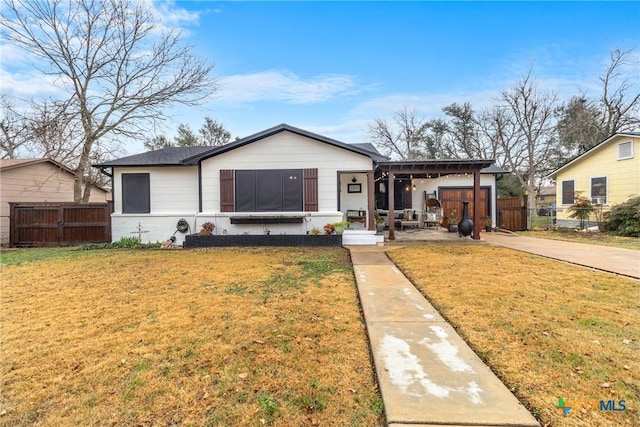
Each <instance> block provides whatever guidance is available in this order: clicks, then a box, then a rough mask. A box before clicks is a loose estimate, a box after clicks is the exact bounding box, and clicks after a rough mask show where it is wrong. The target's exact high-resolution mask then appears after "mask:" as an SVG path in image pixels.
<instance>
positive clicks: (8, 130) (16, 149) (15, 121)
mask: <svg viewBox="0 0 640 427" xmlns="http://www.w3.org/2000/svg"><path fill="white" fill-rule="evenodd" d="M0 110H1V113H0V114H2V116H1V117H0V132H1V133H0V158H2V159H15V158H18V157H19V154H20V151H21V150H22V149H25V148H27V146H28V145H29V142H30V140H31V139H30V136H29V132H28V131H29V127H28V122H27V120H26V119H25V117H24V116H23V115H22V114H21V113H19V112H18V110H17V109H16V106H15V104H14V103H13V102H12V101H11V99H10V98H9V97H8V96H7V95H6V94H2V95H0Z"/></svg>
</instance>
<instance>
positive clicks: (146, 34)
mask: <svg viewBox="0 0 640 427" xmlns="http://www.w3.org/2000/svg"><path fill="white" fill-rule="evenodd" d="M1 23H2V36H3V37H4V39H5V40H6V42H8V43H11V44H13V45H15V46H17V47H19V48H21V49H22V50H24V51H25V52H26V53H28V54H29V55H31V56H32V57H34V58H36V59H37V60H39V61H40V63H39V65H40V70H41V71H42V72H43V73H45V74H49V75H55V76H57V77H58V79H57V84H58V85H59V86H60V87H61V89H62V90H63V91H64V92H65V93H67V94H68V98H67V99H66V100H64V102H65V103H66V106H67V107H66V110H65V115H66V116H67V117H73V118H74V119H75V120H78V121H79V123H80V124H81V129H82V131H81V133H80V135H79V139H80V151H79V157H78V160H77V166H76V173H75V180H74V201H75V202H77V203H79V202H81V200H82V197H83V194H82V191H83V181H84V179H85V178H84V177H85V176H86V173H87V171H88V169H89V166H90V164H89V162H90V161H91V155H92V152H93V151H94V149H95V147H96V146H97V143H98V141H100V140H101V139H102V138H105V137H108V136H112V137H114V136H119V137H123V136H124V137H140V136H141V135H143V134H144V128H145V127H147V126H149V125H153V124H154V122H156V121H158V120H163V119H165V118H166V117H165V116H164V115H163V112H162V110H163V109H164V108H166V107H168V106H170V105H175V104H183V105H195V104H197V103H199V102H200V101H202V100H203V99H204V98H206V97H207V96H208V95H209V94H211V93H212V92H213V91H214V90H215V82H214V81H212V79H211V78H210V77H209V72H210V71H211V69H212V66H211V65H208V64H207V63H205V62H204V61H203V60H201V59H200V58H197V57H195V56H194V55H193V54H192V53H191V47H190V46H187V45H183V43H182V37H181V34H180V33H179V32H176V31H172V30H167V29H165V28H162V27H161V26H160V25H159V24H158V23H157V22H156V20H155V19H154V17H153V14H152V12H151V10H150V9H149V8H148V4H146V3H144V2H136V1H130V0H103V1H98V0H52V1H38V0H35V1H28V0H5V1H4V4H3V8H2V21H1Z"/></svg>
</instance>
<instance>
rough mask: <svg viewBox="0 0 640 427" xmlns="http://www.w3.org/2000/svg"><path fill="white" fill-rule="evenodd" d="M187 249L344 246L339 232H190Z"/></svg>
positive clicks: (186, 242)
mask: <svg viewBox="0 0 640 427" xmlns="http://www.w3.org/2000/svg"><path fill="white" fill-rule="evenodd" d="M183 246H184V247H185V249H195V248H210V247H227V246H342V235H338V234H330V235H326V234H321V235H317V236H314V235H310V234H275V235H259V234H255V235H253V234H249V235H244V234H242V235H236V236H233V235H228V234H227V235H221V236H201V235H199V234H188V235H187V236H186V238H185V241H184V245H183Z"/></svg>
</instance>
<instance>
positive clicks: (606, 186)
mask: <svg viewBox="0 0 640 427" xmlns="http://www.w3.org/2000/svg"><path fill="white" fill-rule="evenodd" d="M594 179H604V203H602V206H607V205H608V204H609V177H608V176H606V175H603V176H592V177H590V178H589V200H590V201H591V204H594V203H593V199H594V197H602V196H594V195H593V180H594Z"/></svg>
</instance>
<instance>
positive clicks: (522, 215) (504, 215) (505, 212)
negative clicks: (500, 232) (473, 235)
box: [498, 197, 527, 231]
mask: <svg viewBox="0 0 640 427" xmlns="http://www.w3.org/2000/svg"><path fill="white" fill-rule="evenodd" d="M498 227H500V228H504V229H505V230H511V231H524V230H526V229H527V202H526V200H525V199H523V198H522V197H505V198H501V199H498Z"/></svg>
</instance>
